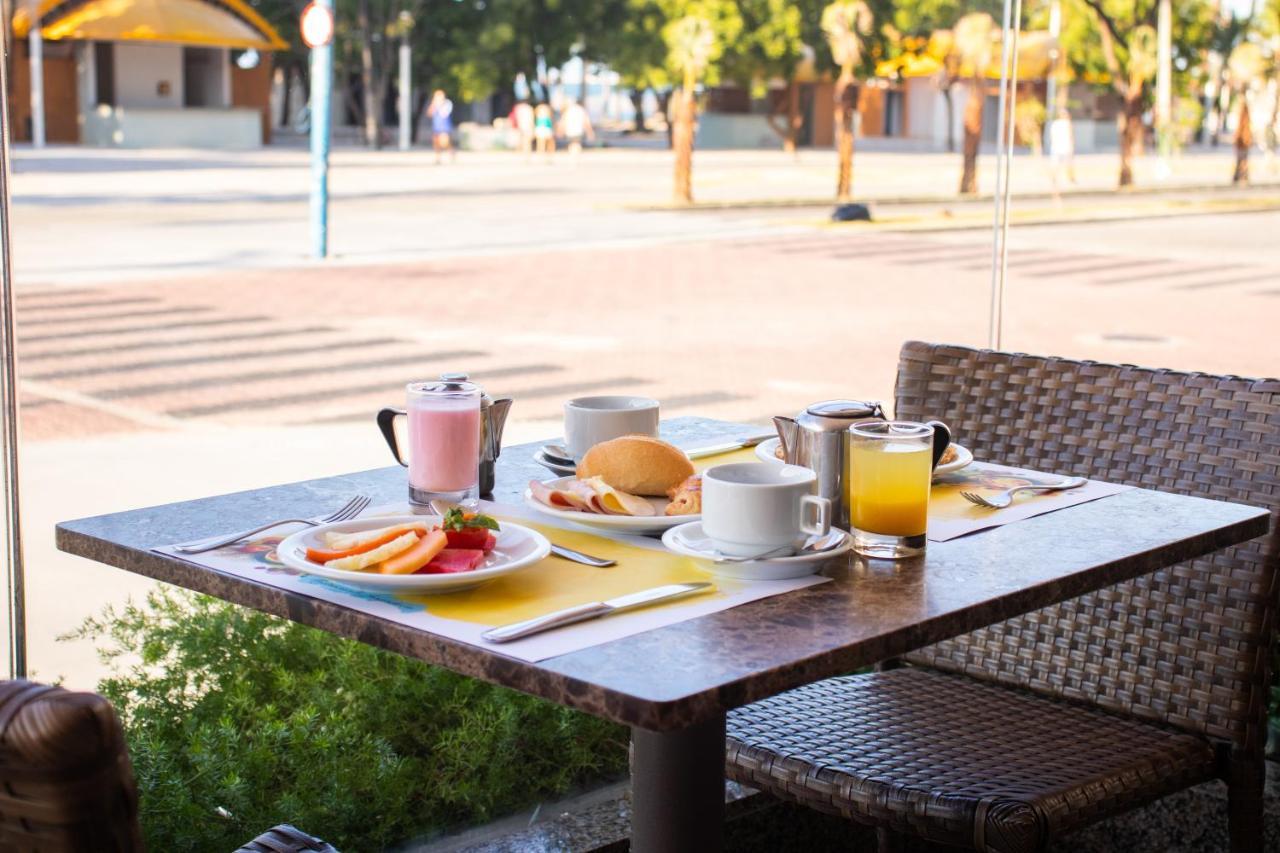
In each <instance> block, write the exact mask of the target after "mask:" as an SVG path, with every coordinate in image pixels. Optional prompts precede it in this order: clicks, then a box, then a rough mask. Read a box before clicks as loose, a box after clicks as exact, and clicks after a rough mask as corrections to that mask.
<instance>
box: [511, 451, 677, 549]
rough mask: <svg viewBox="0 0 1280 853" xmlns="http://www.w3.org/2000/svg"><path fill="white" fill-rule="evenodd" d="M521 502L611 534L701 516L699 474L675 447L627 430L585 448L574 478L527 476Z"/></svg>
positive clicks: (658, 529)
mask: <svg viewBox="0 0 1280 853" xmlns="http://www.w3.org/2000/svg"><path fill="white" fill-rule="evenodd" d="M524 501H525V503H526V504H528V505H529V506H530V507H532V508H533V509H535V510H537V511H538V512H540V513H543V514H544V515H548V516H550V517H552V518H557V519H560V520H561V521H572V522H573V523H575V524H583V525H586V526H587V527H595V528H598V529H601V530H609V531H612V532H614V533H662V532H663V531H664V530H668V529H670V528H672V527H675V526H676V525H678V524H686V523H688V522H690V521H697V520H698V519H699V518H701V517H702V478H701V477H698V476H696V475H695V474H694V472H693V464H692V463H691V462H690V461H689V457H688V456H686V455H685V453H684V451H683V450H680V449H679V448H678V447H675V446H673V445H671V444H668V443H667V442H665V441H661V440H659V439H656V438H650V437H648V436H639V435H628V436H623V437H622V438H615V439H612V440H611V441H605V442H601V443H600V444H597V445H596V446H595V447H592V448H591V449H590V450H589V451H587V453H586V455H585V456H583V457H582V463H581V464H580V465H579V466H578V476H576V477H560V478H559V479H555V480H542V481H539V480H532V481H530V483H529V488H528V489H527V490H525V493H524Z"/></svg>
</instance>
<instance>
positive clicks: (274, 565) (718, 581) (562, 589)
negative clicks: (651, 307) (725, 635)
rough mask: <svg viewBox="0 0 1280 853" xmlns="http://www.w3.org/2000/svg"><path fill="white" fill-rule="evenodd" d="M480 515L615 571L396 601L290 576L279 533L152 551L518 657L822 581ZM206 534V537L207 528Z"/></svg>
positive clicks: (524, 517) (587, 570)
mask: <svg viewBox="0 0 1280 853" xmlns="http://www.w3.org/2000/svg"><path fill="white" fill-rule="evenodd" d="M485 511H487V512H489V513H490V514H492V515H495V516H497V517H498V518H499V519H500V520H501V519H511V520H513V521H515V522H516V523H519V524H522V525H524V526H526V527H531V528H534V529H536V530H538V531H540V532H541V533H543V534H544V535H545V536H547V537H548V538H549V539H550V540H551V541H552V542H554V543H556V544H557V545H563V546H565V547H567V548H572V549H574V550H578V551H582V552H584V553H588V554H591V555H593V556H596V557H603V558H607V559H612V560H617V561H618V565H616V566H614V567H611V568H607V569H597V568H593V567H591V566H584V565H582V564H580V563H574V562H570V561H568V560H563V559H560V558H558V557H548V558H547V559H545V560H543V561H542V562H540V563H538V564H537V565H534V566H530V567H529V568H527V569H524V570H523V571H520V572H516V573H514V574H511V575H507V576H505V577H501V578H498V579H496V580H494V581H492V582H490V583H487V584H485V585H484V586H481V587H478V588H476V589H474V590H464V591H462V592H455V593H448V594H443V595H429V596H428V595H397V594H388V593H383V592H376V591H372V590H367V589H361V588H360V587H356V586H352V585H349V584H344V583H338V582H335V581H331V580H328V579H326V578H319V577H314V576H311V575H306V574H302V573H299V572H295V571H294V570H292V569H290V568H288V567H287V566H285V565H284V563H283V562H282V561H281V560H280V559H279V558H278V557H277V555H276V553H275V549H276V546H278V545H279V544H280V542H281V541H283V540H284V538H285V535H287V533H289V532H292V530H288V531H286V534H285V535H280V534H277V535H273V536H264V537H260V538H257V539H254V540H251V541H246V542H241V543H239V544H237V545H233V546H228V547H226V548H220V549H218V550H216V551H210V552H207V553H204V554H194V555H186V554H179V553H177V552H176V551H174V550H173V548H172V547H164V548H156V549H154V550H156V551H157V552H159V553H161V554H165V555H167V556H170V557H173V558H175V559H179V560H183V561H185V562H188V563H194V564H195V565H198V566H202V567H204V568H206V569H210V570H212V571H216V572H221V573H223V574H228V575H234V576H236V577H242V578H245V579H247V580H252V581H254V582H256V583H263V584H268V585H270V586H274V587H278V588H280V589H283V590H286V591H288V592H292V593H297V594H299V595H306V596H310V597H311V598H317V599H320V600H322V601H328V602H332V603H334V604H339V605H342V606H344V607H349V608H351V609H353V610H358V611H361V612H364V613H368V614H370V615H372V616H378V617H381V618H384V619H390V620H392V621H394V622H399V623H401V624H403V625H408V626H410V627H413V628H417V629H419V630H423V631H429V632H431V633H433V634H438V635H440V636H443V637H447V638H449V639H452V640H457V641H459V642H464V643H469V644H471V645H475V646H482V647H485V648H489V649H492V650H494V651H495V652H498V653H500V654H503V655H508V656H510V657H514V658H519V659H521V660H526V661H540V660H545V659H547V658H552V657H557V656H559V655H563V654H568V653H570V652H575V651H579V650H581V649H585V648H589V647H591V646H595V645H599V644H601V643H607V642H610V641H612V640H617V639H621V638H623V637H627V636H630V635H632V634H638V633H641V632H643V631H650V630H653V629H654V628H661V627H664V626H666V625H672V624H675V623H677V622H683V621H685V620H686V619H695V618H697V617H699V616H706V615H708V614H711V613H716V612H718V611H721V610H728V609H729V608H731V607H737V606H738V605H740V604H746V603H747V602H750V601H756V600H758V599H761V598H767V597H769V596H772V595H780V594H782V593H786V592H791V591H794V590H798V589H803V588H805V587H808V586H813V585H814V584H819V583H824V582H826V581H827V580H829V579H828V578H825V577H821V576H811V577H806V578H797V579H794V580H785V581H742V580H736V579H731V578H721V577H717V576H713V575H711V574H709V573H707V572H705V571H703V570H702V569H700V568H699V567H698V565H697V564H696V563H695V562H694V561H692V560H690V559H688V558H687V557H682V556H680V555H677V554H673V553H671V552H669V551H667V550H666V549H665V548H664V547H663V546H662V544H661V543H660V542H657V541H656V540H653V539H647V538H644V537H637V536H602V535H597V534H595V533H589V532H585V531H581V530H571V529H568V528H567V527H563V526H559V525H557V524H555V523H547V522H546V521H543V520H541V519H535V518H534V517H533V513H532V512H531V511H530V510H527V509H526V508H524V507H517V506H508V505H497V504H488V503H486V507H485ZM410 512H411V510H410V509H409V507H408V506H407V505H398V506H383V507H378V508H375V509H373V510H370V511H368V512H366V513H365V515H366V516H369V515H404V514H408V513H410ZM211 535H212V531H211ZM687 581H711V582H713V583H714V584H715V589H714V590H713V591H711V592H709V593H704V594H701V595H696V596H692V597H690V598H685V599H677V600H675V601H672V602H670V603H667V604H658V605H655V606H653V607H648V608H644V609H641V610H636V611H631V612H627V613H621V614H618V615H617V616H610V617H606V618H603V619H596V620H594V621H591V622H582V623H579V624H577V625H570V626H567V627H564V628H560V629H557V630H555V631H549V632H547V633H544V634H538V635H535V636H532V637H528V638H525V639H523V640H517V641H515V642H510V643H503V644H500V645H495V644H492V643H488V642H486V641H485V640H483V639H481V638H480V634H481V633H483V632H484V631H486V630H488V629H489V628H492V627H495V626H498V625H505V624H508V623H510V622H517V621H521V620H524V619H529V618H532V617H534V616H541V615H543V614H545V613H550V612H553V611H556V610H561V609H563V608H566V607H572V606H574V605H577V604H585V603H587V602H591V601H603V600H605V599H609V598H615V597H617V596H621V595H626V594H628V593H632V592H639V591H641V590H645V589H650V588H652V587H656V586H662V585H665V584H671V583H682V582H687Z"/></svg>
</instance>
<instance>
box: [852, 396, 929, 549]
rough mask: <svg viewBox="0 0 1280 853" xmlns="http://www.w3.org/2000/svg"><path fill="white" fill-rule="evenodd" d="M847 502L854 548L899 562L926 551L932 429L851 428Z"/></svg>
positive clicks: (907, 425) (883, 424) (880, 424)
mask: <svg viewBox="0 0 1280 853" xmlns="http://www.w3.org/2000/svg"><path fill="white" fill-rule="evenodd" d="M848 441H849V448H848V449H849V452H848V454H847V455H846V459H847V463H846V464H847V466H848V467H847V470H846V471H845V480H844V482H845V501H846V504H847V506H848V507H849V526H850V529H851V532H852V533H853V548H854V550H855V551H857V552H858V553H859V554H862V555H864V556H867V557H879V558H882V559H890V560H896V559H901V558H903V557H914V556H918V555H920V554H923V553H924V546H925V531H926V528H927V527H928V523H929V486H930V483H931V481H932V479H933V441H934V428H933V427H932V426H930V425H929V424H919V423H912V422H909V421H866V422H864V423H858V424H854V425H853V426H851V427H849V438H848Z"/></svg>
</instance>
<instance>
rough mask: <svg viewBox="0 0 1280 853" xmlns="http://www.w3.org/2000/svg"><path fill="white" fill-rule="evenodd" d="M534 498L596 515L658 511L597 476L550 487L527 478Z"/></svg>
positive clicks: (639, 514) (652, 512) (645, 501)
mask: <svg viewBox="0 0 1280 853" xmlns="http://www.w3.org/2000/svg"><path fill="white" fill-rule="evenodd" d="M529 494H531V495H533V499H534V500H536V501H537V502H538V503H540V504H543V505H544V506H548V507H551V508H552V509H561V510H575V511H577V512H590V513H595V514H596V515H630V516H652V515H657V514H658V511H657V510H656V509H655V508H654V506H653V504H651V503H649V501H647V500H645V499H644V498H641V497H637V496H635V495H631V494H627V493H626V492H621V491H618V490H617V489H615V488H613V487H612V486H610V485H609V484H608V483H606V482H605V481H604V480H603V479H601V478H600V477H592V478H591V479H590V480H569V481H568V482H566V483H564V484H563V486H562V487H561V488H553V487H551V486H549V485H547V484H546V483H540V482H538V481H537V480H530V481H529Z"/></svg>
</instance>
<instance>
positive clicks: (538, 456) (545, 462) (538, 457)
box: [533, 448, 578, 477]
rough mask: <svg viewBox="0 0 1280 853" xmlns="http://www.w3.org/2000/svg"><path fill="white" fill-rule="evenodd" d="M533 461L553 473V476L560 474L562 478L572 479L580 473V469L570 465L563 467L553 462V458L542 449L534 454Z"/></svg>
mask: <svg viewBox="0 0 1280 853" xmlns="http://www.w3.org/2000/svg"><path fill="white" fill-rule="evenodd" d="M533 461H534V462H537V463H538V464H539V465H541V466H542V467H543V468H546V469H547V470H548V471H551V472H552V473H553V474H559V475H560V476H562V477H572V476H574V475H576V474H577V473H578V469H577V468H575V467H573V466H570V465H562V464H561V463H559V462H556V461H553V460H552V459H551V457H549V456H547V454H545V453H543V452H542V450H541V448H539V449H538V450H535V451H534V452H533Z"/></svg>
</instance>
